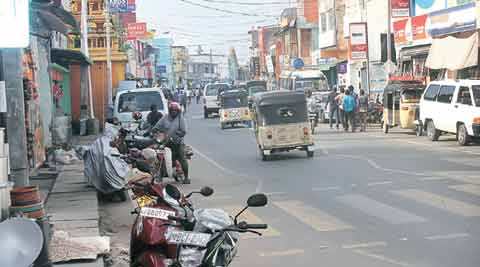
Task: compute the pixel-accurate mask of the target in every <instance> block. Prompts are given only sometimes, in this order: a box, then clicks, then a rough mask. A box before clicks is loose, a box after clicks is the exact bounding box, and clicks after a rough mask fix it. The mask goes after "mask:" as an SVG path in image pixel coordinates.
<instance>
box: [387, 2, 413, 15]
mask: <svg viewBox="0 0 480 267" xmlns="http://www.w3.org/2000/svg"><path fill="white" fill-rule="evenodd" d="M391 1H392V2H391V3H392V7H391V8H392V18H404V17H409V16H410V0H391Z"/></svg>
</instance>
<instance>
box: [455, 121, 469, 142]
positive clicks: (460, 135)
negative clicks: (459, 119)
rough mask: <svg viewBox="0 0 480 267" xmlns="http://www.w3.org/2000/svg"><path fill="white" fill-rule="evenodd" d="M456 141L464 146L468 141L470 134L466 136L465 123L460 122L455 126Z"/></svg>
mask: <svg viewBox="0 0 480 267" xmlns="http://www.w3.org/2000/svg"><path fill="white" fill-rule="evenodd" d="M457 141H458V144H459V145H461V146H466V145H468V144H469V143H470V141H471V140H470V136H468V132H467V127H465V124H460V125H458V127H457Z"/></svg>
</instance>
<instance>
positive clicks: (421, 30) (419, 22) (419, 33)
mask: <svg viewBox="0 0 480 267" xmlns="http://www.w3.org/2000/svg"><path fill="white" fill-rule="evenodd" d="M411 21H412V22H411V25H412V39H413V40H414V41H416V40H423V39H426V38H427V30H426V29H425V28H426V27H425V25H426V23H427V14H425V15H421V16H416V17H412V18H411Z"/></svg>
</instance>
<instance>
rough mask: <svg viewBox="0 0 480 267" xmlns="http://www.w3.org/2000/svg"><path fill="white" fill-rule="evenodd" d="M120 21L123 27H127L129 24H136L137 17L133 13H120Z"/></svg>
mask: <svg viewBox="0 0 480 267" xmlns="http://www.w3.org/2000/svg"><path fill="white" fill-rule="evenodd" d="M120 20H121V21H122V25H123V27H125V28H126V27H127V25H128V24H129V23H135V22H137V15H136V13H134V12H128V13H120Z"/></svg>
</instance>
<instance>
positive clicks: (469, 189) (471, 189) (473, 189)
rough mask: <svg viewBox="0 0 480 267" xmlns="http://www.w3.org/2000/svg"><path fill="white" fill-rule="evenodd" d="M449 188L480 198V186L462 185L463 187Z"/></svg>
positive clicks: (454, 186)
mask: <svg viewBox="0 0 480 267" xmlns="http://www.w3.org/2000/svg"><path fill="white" fill-rule="evenodd" d="M448 188H451V189H454V190H457V191H461V192H465V193H469V194H472V195H476V196H479V197H480V185H476V184H462V185H452V186H449V187H448Z"/></svg>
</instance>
